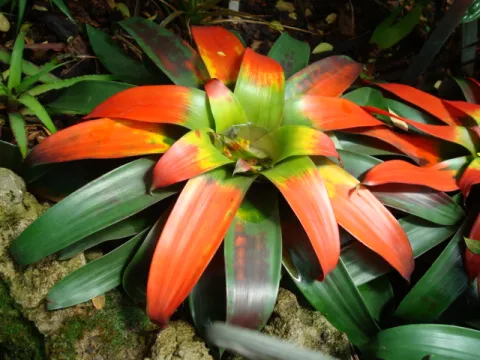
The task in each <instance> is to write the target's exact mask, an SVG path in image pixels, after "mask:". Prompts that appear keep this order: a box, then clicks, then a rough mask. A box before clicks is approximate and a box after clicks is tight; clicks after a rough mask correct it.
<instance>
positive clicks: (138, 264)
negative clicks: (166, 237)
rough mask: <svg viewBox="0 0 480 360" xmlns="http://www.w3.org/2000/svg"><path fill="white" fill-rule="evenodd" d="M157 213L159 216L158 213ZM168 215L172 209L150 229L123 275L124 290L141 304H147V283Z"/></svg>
mask: <svg viewBox="0 0 480 360" xmlns="http://www.w3.org/2000/svg"><path fill="white" fill-rule="evenodd" d="M156 213H157V214H158V211H157V212H156ZM168 215H170V209H169V210H167V211H165V212H164V213H163V214H162V215H161V216H160V218H159V219H158V220H157V222H156V223H155V225H153V227H152V228H151V229H150V231H149V232H148V234H147V236H146V237H145V240H144V241H143V243H142V245H141V246H140V248H139V249H138V250H137V252H136V253H135V256H134V257H133V258H132V260H131V261H130V262H129V264H128V266H127V267H126V269H125V272H124V273H123V278H122V284H123V289H124V290H125V292H126V293H127V295H128V296H130V297H131V298H132V299H134V300H136V301H137V302H139V303H146V302H147V281H148V272H149V270H150V263H151V262H152V257H153V253H154V251H155V247H156V246H157V242H158V239H159V238H160V234H161V233H162V231H163V227H164V226H165V223H166V221H167V219H168Z"/></svg>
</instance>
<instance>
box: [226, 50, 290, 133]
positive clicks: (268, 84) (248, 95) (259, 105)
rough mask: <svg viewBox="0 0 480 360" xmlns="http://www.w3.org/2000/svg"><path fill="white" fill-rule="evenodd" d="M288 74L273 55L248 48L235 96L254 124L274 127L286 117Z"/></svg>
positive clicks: (269, 127) (265, 127) (266, 127)
mask: <svg viewBox="0 0 480 360" xmlns="http://www.w3.org/2000/svg"><path fill="white" fill-rule="evenodd" d="M284 87H285V77H284V74H283V69H282V66H281V65H280V64H279V63H277V62H276V61H275V60H273V59H270V58H269V57H266V56H263V55H260V54H257V53H255V51H253V50H251V49H246V50H245V55H244V56H243V60H242V65H241V67H240V73H239V75H238V80H237V84H236V85H235V96H236V97H237V99H238V100H239V101H240V104H241V105H242V107H243V110H244V111H245V115H247V120H248V121H249V122H251V123H252V124H254V125H257V126H260V127H263V128H264V129H267V130H273V129H275V128H276V127H278V125H280V122H281V121H282V113H283V105H284V101H285V100H284Z"/></svg>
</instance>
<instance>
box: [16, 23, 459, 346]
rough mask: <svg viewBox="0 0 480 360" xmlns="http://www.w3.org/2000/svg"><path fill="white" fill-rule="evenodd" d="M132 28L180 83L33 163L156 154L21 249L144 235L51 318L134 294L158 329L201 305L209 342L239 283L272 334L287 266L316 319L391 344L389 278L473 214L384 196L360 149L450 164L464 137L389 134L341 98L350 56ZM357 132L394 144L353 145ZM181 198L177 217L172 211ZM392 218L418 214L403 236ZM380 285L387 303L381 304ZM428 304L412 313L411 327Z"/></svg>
mask: <svg viewBox="0 0 480 360" xmlns="http://www.w3.org/2000/svg"><path fill="white" fill-rule="evenodd" d="M122 26H123V27H124V28H126V29H127V31H129V32H130V34H131V35H133V36H134V38H135V39H136V40H137V42H138V43H139V45H140V46H141V47H142V48H143V49H144V51H145V52H146V54H147V55H148V56H149V57H150V58H151V60H152V61H153V62H154V63H155V64H157V65H158V66H159V67H160V68H161V69H162V70H163V71H164V72H165V74H167V75H168V76H169V77H170V79H171V80H172V81H173V82H174V83H175V84H176V85H164V86H140V87H136V88H131V89H128V90H125V91H123V92H120V93H118V94H116V95H114V96H112V97H111V98H109V99H108V100H106V101H105V102H103V103H102V104H100V105H99V106H97V107H96V108H95V109H94V110H93V111H92V112H91V113H90V114H89V115H88V116H87V119H90V120H89V121H85V122H83V123H80V124H78V125H75V126H72V127H70V128H67V129H65V130H62V131H60V132H58V133H57V134H55V135H53V136H50V137H49V138H47V139H46V140H45V141H44V142H42V143H41V144H40V145H38V146H37V147H36V148H35V149H34V150H33V151H32V152H31V153H30V155H29V156H28V158H27V163H28V164H29V165H31V166H38V165H43V164H48V163H56V162H69V161H74V160H80V159H105V158H123V157H131V156H139V155H152V154H153V156H151V157H150V156H149V157H144V158H140V159H137V160H133V161H131V162H129V163H127V164H126V165H123V166H121V167H119V168H117V169H115V170H113V171H111V172H109V173H107V174H106V175H104V176H102V177H100V178H98V179H97V180H95V181H93V182H92V183H89V184H87V185H85V186H84V187H82V188H81V189H79V190H78V191H76V192H74V193H72V194H71V195H69V196H67V197H66V198H65V199H64V200H62V201H60V202H59V203H58V204H56V205H55V206H54V207H52V208H51V209H50V210H48V211H47V212H46V213H45V214H43V215H42V216H41V217H40V218H39V219H38V220H36V221H35V222H34V223H33V224H32V225H31V226H29V227H28V228H27V229H26V230H25V231H24V232H23V233H22V234H21V235H20V236H19V237H18V238H17V239H16V240H15V241H14V242H13V244H12V246H11V252H12V255H13V256H14V258H15V259H16V260H17V261H18V262H19V263H21V264H30V263H32V262H35V261H37V260H40V259H42V258H43V257H45V256H48V255H51V254H55V253H57V254H58V256H59V257H60V259H66V258H69V257H72V256H74V255H76V254H77V253H79V252H81V251H83V250H85V249H87V248H89V247H91V246H94V245H96V244H98V243H101V242H103V241H108V240H113V239H121V238H125V237H131V236H133V237H131V239H130V240H128V241H127V242H125V243H123V244H122V245H121V246H119V247H117V248H116V249H115V250H113V251H111V252H109V253H108V254H106V255H105V256H103V257H102V258H100V259H98V260H96V261H93V262H91V263H89V264H88V265H86V266H85V267H83V268H81V269H79V270H77V271H76V272H74V273H72V274H70V275H69V276H67V277H66V278H65V279H63V280H62V281H60V282H59V283H58V284H57V285H56V286H55V287H54V288H53V289H52V290H51V291H50V293H49V295H48V297H47V302H48V308H49V309H58V308H62V307H66V306H71V305H74V304H77V303H80V302H82V301H86V300H88V299H91V298H93V297H94V296H97V295H99V294H102V293H103V292H105V291H107V290H110V289H112V288H113V287H115V286H117V285H119V284H120V283H122V284H123V287H124V289H125V290H126V292H127V293H128V294H129V295H130V296H132V297H133V298H134V299H136V300H138V301H146V302H147V312H148V314H149V316H150V317H151V318H152V320H154V321H156V322H157V323H160V324H165V323H166V322H167V321H168V319H169V318H170V316H171V315H172V314H173V313H174V311H175V309H177V307H178V306H179V305H180V304H181V303H182V302H183V301H184V300H185V299H186V297H187V296H188V295H189V294H190V307H191V310H192V315H193V317H194V320H195V322H196V323H197V325H198V326H199V327H200V328H202V327H203V325H204V324H205V323H208V322H210V321H212V320H215V319H218V318H221V317H222V316H223V315H222V314H218V310H219V309H221V307H219V306H218V300H219V299H220V298H221V296H222V295H221V294H222V293H223V296H224V295H225V293H224V288H223V286H222V285H221V284H222V282H223V283H225V284H226V288H227V291H226V296H227V299H226V318H227V320H228V322H230V323H234V324H237V325H242V326H244V327H250V328H260V327H262V326H263V325H264V324H265V322H266V321H267V319H268V317H269V315H270V314H271V312H272V309H273V306H274V303H275V299H276V294H277V290H278V286H279V281H280V277H281V276H280V275H281V263H282V262H283V265H284V266H285V268H286V270H287V272H288V273H289V274H290V276H291V277H292V279H293V280H294V282H295V283H296V285H297V286H298V287H299V288H300V290H301V291H302V292H303V294H304V295H305V296H306V298H307V299H308V300H309V301H310V302H311V303H312V305H313V306H314V307H315V308H317V309H318V310H320V311H322V312H323V313H324V314H326V316H327V317H328V319H329V320H330V321H331V322H332V323H333V324H334V325H335V326H337V327H338V328H339V329H341V330H343V331H345V332H347V334H348V336H349V338H350V339H351V341H352V342H353V343H355V344H357V345H360V344H365V343H366V342H368V341H369V339H370V338H371V337H372V336H374V335H375V334H376V333H377V332H378V331H379V327H378V323H379V322H380V320H381V319H380V311H377V310H378V305H379V303H378V302H377V300H378V299H382V301H383V300H385V299H386V300H388V296H389V295H388V294H389V291H388V289H389V286H390V284H389V282H388V279H386V278H385V277H384V276H382V275H384V274H385V273H387V272H389V271H390V270H391V269H392V268H393V269H396V270H397V272H398V273H400V275H401V276H402V277H403V278H405V279H407V280H408V279H409V278H410V275H411V273H412V271H413V267H414V261H413V257H414V256H415V257H417V256H420V255H421V254H423V253H424V252H426V251H427V250H429V249H431V248H432V247H434V246H435V245H438V244H439V243H441V242H442V241H444V240H445V239H447V238H449V236H450V235H452V234H453V233H454V232H455V231H456V230H457V226H456V224H457V223H458V222H459V221H460V220H461V219H462V217H463V210H462V209H461V207H460V206H459V205H457V204H456V203H455V201H454V200H452V199H451V198H450V197H449V196H447V195H446V194H445V193H443V192H441V191H437V190H433V189H427V188H422V187H408V186H405V187H401V186H396V185H395V186H393V187H392V186H390V185H389V184H387V185H382V186H381V187H376V188H372V190H373V191H370V190H369V189H367V188H366V186H365V185H361V183H360V182H359V181H358V180H357V178H360V177H362V176H363V174H364V173H365V172H366V171H367V170H369V169H370V168H372V167H374V166H375V165H376V164H378V163H379V162H381V160H379V159H377V158H375V157H372V156H368V155H362V154H361V153H359V151H363V152H368V154H370V155H379V154H396V153H398V150H400V151H402V152H404V153H405V154H407V155H410V156H411V157H412V158H414V159H416V160H418V161H419V162H426V163H430V162H431V163H434V162H435V161H434V160H435V159H439V158H440V155H441V154H440V151H439V150H440V145H441V144H442V141H445V140H451V141H452V140H453V142H457V143H458V142H459V140H457V139H456V138H454V139H451V138H447V139H444V138H441V139H442V140H440V139H437V138H433V137H432V138H425V139H424V138H423V137H421V136H419V135H415V134H413V135H412V134H404V133H400V132H397V131H395V130H393V129H392V123H390V122H388V119H387V120H385V119H384V118H376V117H374V116H372V115H371V114H369V112H368V111H370V112H373V111H372V107H371V106H370V107H368V106H369V104H362V101H364V100H361V99H360V100H359V97H358V96H357V95H358V90H356V91H357V93H356V94H355V92H351V93H349V94H347V95H345V96H344V97H340V95H341V94H342V93H343V92H344V91H345V90H346V89H347V88H349V87H350V86H351V85H352V84H353V82H354V81H355V80H356V78H357V77H358V76H359V74H360V73H361V71H362V66H361V65H360V64H358V63H356V62H354V61H352V60H351V59H349V58H347V57H342V56H334V57H330V58H327V59H324V60H321V61H319V62H316V63H314V64H312V65H310V66H308V67H306V68H303V67H304V66H305V65H306V64H307V63H308V56H307V58H306V59H305V58H304V57H300V58H299V56H298V54H305V51H304V50H305V46H306V45H305V44H303V43H300V42H297V41H296V40H294V39H292V38H291V37H289V36H288V35H286V34H284V35H282V37H281V38H280V39H279V40H278V42H277V43H276V44H275V46H274V48H273V49H272V51H271V52H270V57H266V56H262V55H259V54H257V53H255V52H254V51H252V50H251V49H248V48H247V49H245V48H244V47H243V45H242V43H241V42H240V41H239V39H238V38H237V37H236V36H234V35H233V34H232V33H230V32H228V31H226V30H225V29H223V28H220V27H196V28H193V29H192V31H193V36H194V39H195V42H196V45H197V48H198V53H197V52H196V51H195V50H194V49H192V48H191V47H190V46H188V45H187V44H185V43H184V42H182V41H180V40H179V39H177V38H175V37H174V36H173V35H172V34H171V33H170V32H168V31H167V30H165V29H163V28H161V27H158V26H156V25H155V24H153V23H152V22H149V21H146V20H142V19H135V18H131V19H128V20H125V21H123V22H122ZM307 54H308V51H307ZM285 78H288V80H287V81H285ZM203 86H204V88H205V91H202V90H200V89H198V87H203ZM232 89H233V91H232ZM359 90H362V89H359ZM352 94H353V95H352ZM349 98H350V99H349ZM360 98H362V97H360ZM352 100H355V101H356V102H357V103H359V104H360V105H364V109H362V107H361V106H360V105H357V104H355V102H353V101H352ZM394 124H395V122H394ZM396 124H398V122H397V123H396ZM182 128H183V129H186V130H182ZM333 132H334V133H333ZM359 134H360V135H366V136H368V137H370V138H377V139H380V140H383V141H384V143H383V145H381V144H378V143H375V142H372V141H364V140H359V139H358V138H355V136H357V135H359ZM449 135H451V134H449ZM385 141H386V142H387V143H389V144H390V145H386V144H385ZM460 143H461V144H463V143H462V142H461V141H460ZM407 144H411V145H410V147H408V146H407ZM347 149H349V150H350V151H349V150H347ZM396 149H397V150H396ZM412 149H416V150H415V151H413V150H412ZM418 149H423V150H424V151H420V150H418ZM162 153H165V154H164V155H162V156H161V157H160V159H158V156H155V155H154V154H162ZM342 166H343V167H342ZM184 181H186V184H185V185H184V186H183V189H182V182H184ZM271 184H273V185H274V186H271ZM180 190H181V193H180V195H179V197H178V199H176V201H175V203H174V204H173V205H172V206H171V207H163V208H162V206H161V205H157V203H159V202H160V201H161V200H163V199H165V198H167V197H170V196H172V195H173V194H175V193H176V192H178V191H180ZM441 190H442V191H443V190H446V189H445V188H442V189H441ZM448 190H450V189H448ZM279 195H281V196H279ZM283 199H285V200H283ZM382 203H384V204H386V205H388V206H391V207H393V208H396V209H400V210H402V211H406V212H409V213H412V214H414V215H412V216H407V217H405V218H402V219H401V220H400V221H397V219H396V218H395V217H394V216H393V215H392V213H390V211H388V210H387V209H386V208H385V207H384V205H382ZM287 204H288V206H287ZM161 210H163V211H164V212H163V215H162V216H161V217H160V219H159V220H158V221H157V222H156V223H155V225H153V227H151V225H152V223H153V221H154V220H153V219H154V218H155V216H158V214H159V212H160V211H161ZM338 225H340V226H341V228H343V229H344V230H339V228H338ZM347 232H348V233H350V234H351V235H353V237H354V238H356V239H357V240H358V242H351V239H350V238H349V236H348V235H347ZM425 234H428V236H426V235H425ZM340 238H341V239H342V241H340ZM457 238H458V236H457V237H455V238H454V239H455V240H452V243H454V244H456V242H457V241H458V240H457ZM222 243H223V247H222ZM341 243H342V244H343V245H345V246H344V248H343V249H342V255H341V256H340V252H341ZM361 244H363V245H361ZM452 246H453V245H452ZM367 248H369V249H370V250H371V251H373V252H374V253H377V254H378V255H380V258H379V257H377V258H375V257H373V258H372V253H371V252H369V250H368V249H367ZM412 248H413V250H412ZM219 249H220V251H219ZM367 253H368V254H367ZM381 258H383V259H384V260H386V262H385V261H382V260H381ZM339 259H340V261H339ZM372 259H373V260H372ZM379 264H380V265H379ZM438 266H442V264H440V265H438ZM223 268H224V269H223ZM147 273H148V281H147ZM225 275H226V276H225ZM319 280H320V281H319ZM385 281H386V282H387V283H388V286H383V285H385ZM374 282H375V284H378V282H380V283H381V284H382V286H380V289H382V291H383V290H385V291H386V292H385V293H384V292H382V294H383V295H387V298H386V297H385V296H373V297H372V296H369V294H372V291H371V290H372V289H377V287H376V285H373V284H374ZM427 282H428V281H427ZM390 289H391V287H390ZM373 292H374V291H373ZM217 294H220V295H218V297H216V296H217ZM209 298H210V299H214V301H207V300H206V299H209ZM412 298H414V297H413V295H412ZM372 302H373V303H372ZM412 302H413V303H414V301H413V300H408V301H407V304H406V305H404V309H403V314H404V315H405V314H406V315H405V316H407V317H408V316H409V314H410V313H409V311H408V310H412V308H414V306H413V305H415V304H413V305H412ZM382 304H383V303H382ZM380 305H381V304H380ZM444 305H445V303H442V304H441V305H440V306H438V309H436V310H435V311H433V312H432V313H433V315H431V316H434V317H435V316H437V315H439V314H441V313H442V311H441V310H442V307H443V306H444ZM443 310H444V309H443ZM400 316H401V314H400Z"/></svg>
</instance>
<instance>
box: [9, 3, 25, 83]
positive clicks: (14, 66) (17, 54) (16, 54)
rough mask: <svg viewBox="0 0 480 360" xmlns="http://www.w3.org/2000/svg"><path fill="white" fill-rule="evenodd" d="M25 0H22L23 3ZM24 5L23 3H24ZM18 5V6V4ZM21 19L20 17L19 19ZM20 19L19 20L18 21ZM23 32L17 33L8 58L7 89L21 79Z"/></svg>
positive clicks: (23, 45)
mask: <svg viewBox="0 0 480 360" xmlns="http://www.w3.org/2000/svg"><path fill="white" fill-rule="evenodd" d="M25 2H26V0H23V3H25ZM24 6H25V5H24ZM19 7H20V6H19ZM20 20H21V19H20ZM20 22H21V21H19V23H20ZM24 39H25V34H24V33H23V32H21V33H19V34H18V36H17V38H16V39H15V43H14V44H13V51H12V57H11V60H10V70H9V73H8V83H7V85H8V90H10V91H11V90H13V89H14V88H16V87H17V86H18V85H20V82H21V81H22V60H23V49H24V47H25V40H24Z"/></svg>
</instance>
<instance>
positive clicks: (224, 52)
mask: <svg viewBox="0 0 480 360" xmlns="http://www.w3.org/2000/svg"><path fill="white" fill-rule="evenodd" d="M192 35H193V39H194V40H195V43H196V44H197V48H198V52H199V53H200V56H201V57H202V60H203V62H204V63H205V65H206V67H207V70H208V73H209V74H210V77H211V78H212V79H213V78H217V79H219V80H221V81H223V82H224V83H225V84H233V83H235V81H236V80H237V76H238V72H239V70H240V64H241V62H242V56H243V52H244V51H245V48H244V47H243V45H242V43H241V42H240V40H239V39H238V38H237V37H236V36H235V35H234V34H232V33H231V32H230V31H228V30H226V29H224V28H222V27H220V26H192Z"/></svg>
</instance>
